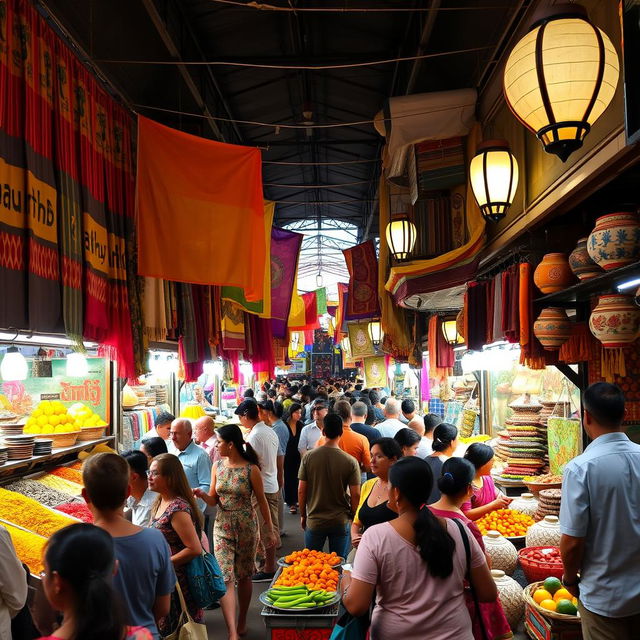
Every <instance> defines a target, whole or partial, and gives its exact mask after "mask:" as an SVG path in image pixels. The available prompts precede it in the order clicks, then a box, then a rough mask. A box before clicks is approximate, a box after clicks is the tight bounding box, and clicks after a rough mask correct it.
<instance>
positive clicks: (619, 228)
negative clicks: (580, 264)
mask: <svg viewBox="0 0 640 640" xmlns="http://www.w3.org/2000/svg"><path fill="white" fill-rule="evenodd" d="M587 251H588V252H589V255H590V256H591V259H592V260H593V261H594V262H595V263H596V264H598V265H600V266H601V267H602V268H603V269H604V270H605V271H609V270H610V269H617V268H618V267H623V266H624V265H625V264H631V263H632V262H636V260H638V259H640V222H639V221H638V216H637V215H636V214H635V213H610V214H608V215H606V216H601V217H600V218H598V219H597V220H596V226H595V228H594V229H593V231H592V232H591V234H590V235H589V240H588V241H587Z"/></svg>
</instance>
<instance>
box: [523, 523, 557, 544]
mask: <svg viewBox="0 0 640 640" xmlns="http://www.w3.org/2000/svg"><path fill="white" fill-rule="evenodd" d="M525 546H527V547H559V546H560V521H559V520H558V516H545V517H544V518H543V519H542V520H540V522H536V523H535V524H534V525H531V527H529V531H527V538H526V545H525Z"/></svg>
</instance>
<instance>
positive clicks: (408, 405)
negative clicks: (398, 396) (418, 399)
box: [400, 398, 416, 413]
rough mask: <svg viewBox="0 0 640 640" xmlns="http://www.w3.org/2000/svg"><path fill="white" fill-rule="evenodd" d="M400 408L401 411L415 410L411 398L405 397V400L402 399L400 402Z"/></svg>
mask: <svg viewBox="0 0 640 640" xmlns="http://www.w3.org/2000/svg"><path fill="white" fill-rule="evenodd" d="M400 408H401V409H402V413H414V412H415V410H416V405H415V404H414V402H413V400H410V399H408V398H407V399H406V400H403V401H402V403H401V404H400Z"/></svg>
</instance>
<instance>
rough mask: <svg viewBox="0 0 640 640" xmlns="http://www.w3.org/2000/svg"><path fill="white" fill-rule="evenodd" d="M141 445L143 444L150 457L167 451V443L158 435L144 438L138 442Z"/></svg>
mask: <svg viewBox="0 0 640 640" xmlns="http://www.w3.org/2000/svg"><path fill="white" fill-rule="evenodd" d="M142 445H144V448H145V449H146V450H147V451H148V452H149V455H150V456H151V457H152V458H155V457H156V456H159V455H160V454H161V453H169V450H168V449H167V443H166V442H165V441H164V440H163V439H162V438H160V437H154V438H146V439H145V440H143V441H142V442H141V443H140V446H142Z"/></svg>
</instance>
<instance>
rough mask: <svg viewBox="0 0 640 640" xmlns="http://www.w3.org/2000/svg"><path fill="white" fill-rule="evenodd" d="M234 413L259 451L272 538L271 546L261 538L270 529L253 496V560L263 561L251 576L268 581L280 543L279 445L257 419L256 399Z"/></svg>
mask: <svg viewBox="0 0 640 640" xmlns="http://www.w3.org/2000/svg"><path fill="white" fill-rule="evenodd" d="M235 414H236V415H237V416H238V417H239V418H240V424H241V425H242V426H243V427H244V428H245V429H247V431H249V435H248V436H247V437H246V438H245V440H246V442H247V443H248V444H250V445H251V447H252V448H253V449H254V451H255V452H256V453H257V454H258V458H259V460H260V475H261V476H262V483H263V485H264V495H265V497H266V498H267V503H268V504H269V511H270V512H271V521H272V522H273V536H274V539H275V544H274V545H273V546H270V547H265V546H264V544H263V540H267V539H268V536H269V533H271V532H270V531H267V523H266V522H265V521H264V519H263V517H262V514H261V513H260V509H259V508H258V503H257V500H256V499H255V497H254V496H252V502H253V508H254V510H255V511H256V513H257V515H258V522H259V524H260V539H259V541H258V553H257V558H256V564H258V565H261V564H262V566H261V568H259V569H258V571H257V573H256V574H255V575H254V576H253V582H271V580H272V579H273V576H274V575H275V572H276V547H277V546H278V545H279V544H280V535H279V532H280V525H279V523H278V496H279V495H280V491H279V489H278V448H279V447H280V441H279V440H278V436H277V434H276V432H275V431H274V430H273V429H272V428H271V427H268V426H267V425H266V424H265V423H264V422H262V421H260V420H258V405H257V404H256V402H255V400H245V401H244V402H241V403H240V405H239V406H238V408H237V409H236V411H235Z"/></svg>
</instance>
